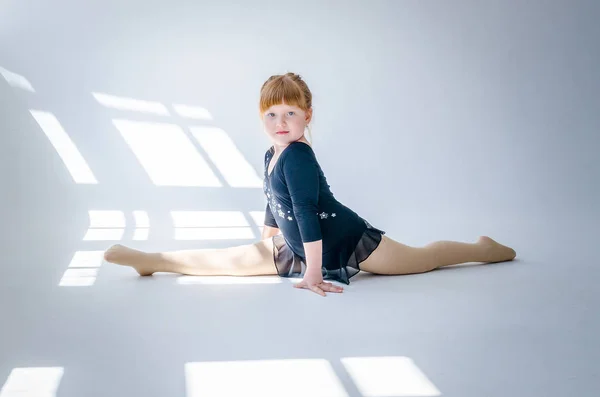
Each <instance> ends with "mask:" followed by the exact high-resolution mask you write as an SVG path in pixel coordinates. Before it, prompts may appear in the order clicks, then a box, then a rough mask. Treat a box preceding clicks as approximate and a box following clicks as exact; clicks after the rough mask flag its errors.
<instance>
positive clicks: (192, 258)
mask: <svg viewBox="0 0 600 397" xmlns="http://www.w3.org/2000/svg"><path fill="white" fill-rule="evenodd" d="M382 237H383V238H382V240H381V243H380V244H379V246H378V247H377V249H376V250H375V251H373V252H372V253H371V255H370V256H369V257H368V258H367V259H366V260H365V261H363V262H361V263H360V265H359V266H360V268H361V270H364V271H367V272H370V273H376V274H388V275H392V274H411V273H423V272H428V271H431V270H433V269H437V268H439V267H442V266H449V265H456V264H460V263H467V262H486V263H490V262H502V261H509V260H513V259H514V258H515V256H516V253H515V251H514V250H513V249H512V248H509V247H506V246H504V245H501V244H499V243H497V242H496V241H494V240H492V239H491V238H489V237H487V236H482V237H480V238H479V240H478V241H477V242H476V243H461V242H456V241H436V242H434V243H431V244H428V245H426V246H424V247H410V246H407V245H404V244H401V243H399V242H397V241H395V240H392V239H391V238H389V237H387V236H386V235H384V236H382ZM104 259H105V260H106V261H107V262H111V263H117V264H120V265H125V266H131V267H133V268H134V269H135V270H136V271H137V272H138V273H139V274H140V275H142V276H149V275H152V274H153V273H156V272H170V273H180V274H187V275H194V276H217V275H220V276H259V275H277V269H276V267H275V263H274V259H273V242H272V239H271V238H267V239H264V240H260V241H259V242H257V243H254V244H248V245H240V246H236V247H229V248H221V249H207V250H183V251H171V252H161V253H147V252H142V251H138V250H134V249H131V248H128V247H124V246H122V245H114V246H112V247H111V248H109V249H108V250H107V251H106V252H105V253H104Z"/></svg>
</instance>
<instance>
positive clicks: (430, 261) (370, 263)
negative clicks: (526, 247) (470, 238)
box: [359, 235, 516, 275]
mask: <svg viewBox="0 0 600 397" xmlns="http://www.w3.org/2000/svg"><path fill="white" fill-rule="evenodd" d="M515 256H516V252H515V250H513V249H512V248H510V247H506V246H504V245H502V244H499V243H497V242H496V241H494V240H492V239H491V238H489V237H487V236H481V237H479V239H478V241H477V242H476V243H462V242H457V241H436V242H433V243H430V244H428V245H426V246H424V247H410V246H408V245H404V244H401V243H399V242H397V241H395V240H392V239H391V238H389V237H388V236H386V235H384V236H383V238H382V240H381V242H380V243H379V246H378V247H377V249H376V250H375V251H373V252H372V253H371V255H369V257H368V258H367V259H366V260H365V261H363V262H361V263H360V265H359V266H360V269H361V270H364V271H366V272H369V273H376V274H389V275H392V274H412V273H424V272H428V271H431V270H434V269H437V268H439V267H442V266H450V265H458V264H461V263H469V262H483V263H493V262H503V261H510V260H513V259H514V258H515Z"/></svg>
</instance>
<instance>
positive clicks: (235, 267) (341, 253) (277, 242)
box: [104, 73, 516, 296]
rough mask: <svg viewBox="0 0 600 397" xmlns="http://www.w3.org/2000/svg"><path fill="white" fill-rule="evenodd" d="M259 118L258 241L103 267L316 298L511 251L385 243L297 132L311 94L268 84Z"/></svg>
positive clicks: (115, 250) (484, 244)
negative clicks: (367, 277)
mask: <svg viewBox="0 0 600 397" xmlns="http://www.w3.org/2000/svg"><path fill="white" fill-rule="evenodd" d="M259 110H260V117H261V119H262V122H263V125H264V129H265V132H266V134H267V135H268V136H269V138H270V139H271V140H272V142H273V146H271V147H270V148H269V150H267V152H266V153H265V158H264V163H265V165H264V184H263V190H264V193H265V196H266V198H267V206H266V211H265V212H266V215H265V221H264V224H265V227H264V229H263V233H262V238H261V241H259V242H256V243H254V244H247V245H241V246H237V247H229V248H223V249H212V250H184V251H172V252H161V253H146V252H141V251H137V250H134V249H131V248H127V247H124V246H122V245H114V246H112V247H111V248H109V249H108V250H107V251H106V252H105V253H104V258H105V260H106V261H108V262H111V263H117V264H121V265H127V266H132V267H133V268H135V270H137V272H138V273H139V274H140V275H142V276H149V275H151V274H153V273H155V272H172V273H180V274H187V275H196V276H207V275H226V276H227V275H229V276H258V275H279V276H281V277H302V281H301V282H299V283H297V284H295V285H294V286H295V287H297V288H306V289H310V290H312V291H314V292H316V293H318V294H320V295H322V296H325V292H342V291H343V288H342V287H339V286H336V285H333V284H331V283H329V282H325V281H323V280H336V281H339V282H342V283H345V284H349V280H350V278H351V277H352V276H353V275H355V274H356V273H358V272H359V270H364V271H367V272H370V273H375V274H388V275H391V274H410V273H423V272H428V271H431V270H434V269H437V268H439V267H442V266H448V265H456V264H460V263H466V262H484V263H492V262H502V261H510V260H513V259H514V258H515V256H516V253H515V251H514V250H513V249H512V248H509V247H507V246H504V245H501V244H499V243H497V242H496V241H494V240H492V239H491V238H489V237H487V236H481V237H479V239H478V240H477V242H475V243H461V242H456V241H436V242H433V243H431V244H428V245H426V246H424V247H410V246H407V245H404V244H401V243H399V242H397V241H395V240H392V239H391V238H389V237H387V236H386V235H385V232H384V231H383V230H380V229H377V228H375V227H373V226H371V225H370V224H369V222H367V221H366V220H365V219H363V218H361V217H360V216H359V215H358V214H356V213H355V212H354V211H352V210H351V209H349V208H348V207H346V206H344V205H343V204H341V203H340V202H339V201H337V200H336V199H335V198H334V196H333V194H332V193H331V191H330V190H329V185H328V184H327V180H326V178H325V175H324V174H323V171H322V170H321V167H320V165H319V163H318V161H317V158H316V156H315V153H314V152H313V150H312V147H311V145H310V144H309V142H308V141H307V139H306V137H305V135H304V132H305V130H306V129H308V132H309V135H310V127H309V126H308V124H309V123H310V121H311V118H312V113H313V109H312V94H311V92H310V90H309V89H308V86H307V85H306V83H305V82H304V81H303V80H302V78H301V77H300V76H299V75H296V74H294V73H287V74H285V75H275V76H271V77H270V78H269V79H268V80H267V81H266V82H265V83H264V84H263V86H262V88H261V91H260V105H259Z"/></svg>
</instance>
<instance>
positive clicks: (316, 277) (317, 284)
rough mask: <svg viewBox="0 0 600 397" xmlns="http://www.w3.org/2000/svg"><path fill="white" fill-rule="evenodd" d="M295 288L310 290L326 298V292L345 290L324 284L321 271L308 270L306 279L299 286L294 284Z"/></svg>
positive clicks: (305, 275) (305, 274)
mask: <svg viewBox="0 0 600 397" xmlns="http://www.w3.org/2000/svg"><path fill="white" fill-rule="evenodd" d="M294 288H305V289H309V290H311V291H313V292H316V293H317V294H319V295H321V296H325V291H327V292H342V291H343V290H344V289H343V288H342V287H338V286H336V285H333V284H331V283H327V282H324V281H323V275H322V274H321V269H315V270H307V271H306V273H304V278H303V279H302V281H301V282H299V283H298V284H294Z"/></svg>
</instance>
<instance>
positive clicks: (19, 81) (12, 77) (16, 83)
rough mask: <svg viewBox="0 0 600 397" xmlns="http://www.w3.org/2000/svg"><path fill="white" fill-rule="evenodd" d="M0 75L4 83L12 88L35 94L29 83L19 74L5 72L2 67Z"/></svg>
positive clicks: (0, 67)
mask: <svg viewBox="0 0 600 397" xmlns="http://www.w3.org/2000/svg"><path fill="white" fill-rule="evenodd" d="M0 75H2V77H4V79H5V80H6V82H7V83H8V84H9V85H10V86H12V87H15V88H20V89H22V90H25V91H29V92H35V90H34V89H33V86H32V85H31V83H30V82H29V80H27V79H26V78H25V77H23V76H21V75H20V74H17V73H15V72H11V71H10V70H6V69H4V68H3V67H2V66H0Z"/></svg>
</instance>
